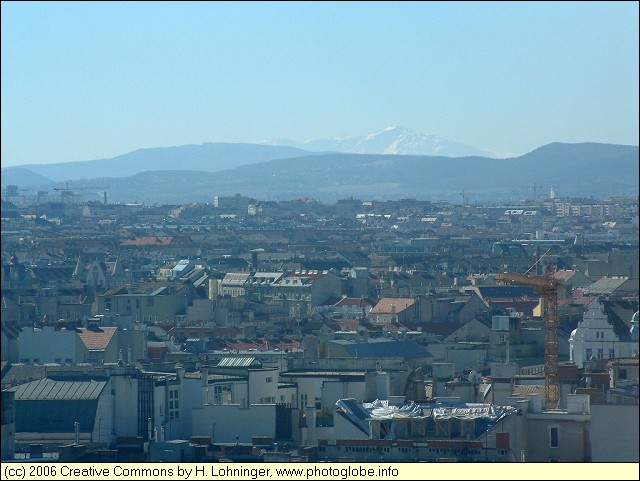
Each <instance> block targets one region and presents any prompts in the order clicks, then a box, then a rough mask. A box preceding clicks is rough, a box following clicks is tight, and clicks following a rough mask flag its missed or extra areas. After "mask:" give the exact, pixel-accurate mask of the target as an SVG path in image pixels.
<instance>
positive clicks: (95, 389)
mask: <svg viewBox="0 0 640 481" xmlns="http://www.w3.org/2000/svg"><path fill="white" fill-rule="evenodd" d="M106 384H107V383H106V381H53V380H51V379H40V380H38V381H33V382H28V383H26V384H22V385H20V386H17V387H15V388H13V389H12V390H13V391H15V393H16V394H15V398H16V401H36V400H63V401H67V400H68V401H71V400H74V401H77V400H88V399H98V396H100V393H101V392H102V390H103V389H104V387H105V385H106Z"/></svg>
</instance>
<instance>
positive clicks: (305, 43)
mask: <svg viewBox="0 0 640 481" xmlns="http://www.w3.org/2000/svg"><path fill="white" fill-rule="evenodd" d="M1 13H2V15H1V22H2V25H1V27H2V29H1V32H2V56H1V62H2V71H1V75H2V79H1V89H2V98H1V108H2V132H1V134H2V153H1V159H2V166H3V167H6V166H10V165H20V164H30V163H51V162H63V161H75V160H89V159H98V158H108V157H113V156H116V155H120V154H124V153H126V152H129V151H132V150H135V149H138V148H144V147H163V146H173V145H183V144H200V143H203V142H259V141H263V140H267V139H282V138H289V139H293V140H296V141H304V140H309V139H312V138H327V137H336V136H346V135H358V134H366V133H373V132H377V131H380V130H382V129H383V128H385V127H387V126H391V125H401V126H404V127H407V128H410V129H413V130H416V131H418V132H421V133H431V134H435V135H438V136H440V137H445V138H449V139H452V140H455V141H457V142H461V143H465V144H468V145H472V146H474V147H477V148H480V149H484V150H487V151H493V152H502V153H506V152H508V153H514V154H522V153H525V152H528V151H531V150H533V149H535V148H537V147H539V146H541V145H544V144H547V143H550V142H555V141H559V142H585V141H592V142H606V143H621V144H633V145H638V131H639V126H638V117H639V112H638V103H639V101H638V90H639V87H638V86H639V77H638V42H639V39H638V3H637V2H618V3H616V2H567V3H561V2H548V3H545V2H530V3H529V2H459V3H458V2H442V3H438V2H406V3H403V2H388V3H387V2H370V3H369V2H299V3H298V2H228V3H227V2H191V3H189V2H179V3H178V2H176V3H174V2H140V3H137V2H121V3H120V2H103V3H99V2H86V3H82V2H2V12H1Z"/></svg>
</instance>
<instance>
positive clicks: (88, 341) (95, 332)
mask: <svg viewBox="0 0 640 481" xmlns="http://www.w3.org/2000/svg"><path fill="white" fill-rule="evenodd" d="M116 330H117V328H116V327H102V328H98V329H86V328H80V329H78V331H80V332H79V333H78V335H79V336H80V339H81V340H82V342H83V343H84V345H85V346H86V348H87V349H89V350H90V351H103V350H105V349H106V348H107V346H108V345H109V343H110V342H111V339H112V338H113V335H114V334H115V333H116Z"/></svg>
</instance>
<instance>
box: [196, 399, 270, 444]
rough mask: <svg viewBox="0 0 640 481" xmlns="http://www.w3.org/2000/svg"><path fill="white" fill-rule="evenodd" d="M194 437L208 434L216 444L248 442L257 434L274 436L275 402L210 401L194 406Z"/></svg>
mask: <svg viewBox="0 0 640 481" xmlns="http://www.w3.org/2000/svg"><path fill="white" fill-rule="evenodd" d="M192 413H193V414H192V415H193V420H192V424H193V436H209V437H213V438H214V442H216V443H234V442H236V441H238V442H240V443H251V441H252V438H253V437H256V436H265V437H271V438H275V437H276V405H275V404H259V405H258V404H254V405H251V406H249V408H242V406H240V405H239V404H217V405H216V404H209V405H205V406H203V407H202V408H200V409H194V410H193V411H192Z"/></svg>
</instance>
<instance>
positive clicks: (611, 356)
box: [609, 349, 616, 359]
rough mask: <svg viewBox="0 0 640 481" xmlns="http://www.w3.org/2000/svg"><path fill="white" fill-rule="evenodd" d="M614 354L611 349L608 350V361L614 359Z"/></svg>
mask: <svg viewBox="0 0 640 481" xmlns="http://www.w3.org/2000/svg"><path fill="white" fill-rule="evenodd" d="M615 357H616V353H615V351H614V350H613V349H609V359H615Z"/></svg>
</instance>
